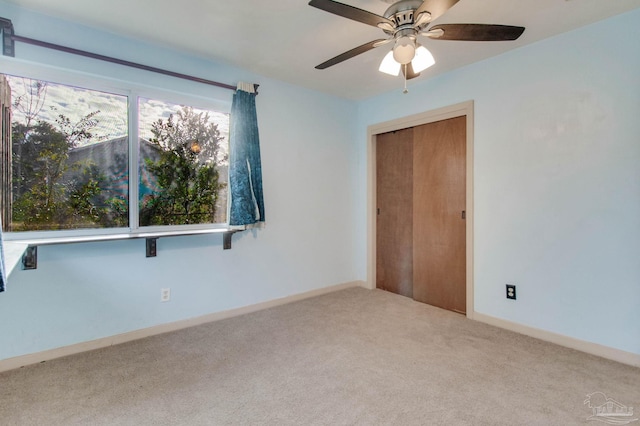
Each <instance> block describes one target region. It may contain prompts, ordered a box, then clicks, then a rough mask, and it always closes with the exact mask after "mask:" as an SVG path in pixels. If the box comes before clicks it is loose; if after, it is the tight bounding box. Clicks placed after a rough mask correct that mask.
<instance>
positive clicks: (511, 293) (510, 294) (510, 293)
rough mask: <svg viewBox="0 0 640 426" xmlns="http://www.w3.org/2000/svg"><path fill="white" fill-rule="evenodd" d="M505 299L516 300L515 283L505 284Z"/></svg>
mask: <svg viewBox="0 0 640 426" xmlns="http://www.w3.org/2000/svg"><path fill="white" fill-rule="evenodd" d="M507 299H511V300H516V286H515V284H507Z"/></svg>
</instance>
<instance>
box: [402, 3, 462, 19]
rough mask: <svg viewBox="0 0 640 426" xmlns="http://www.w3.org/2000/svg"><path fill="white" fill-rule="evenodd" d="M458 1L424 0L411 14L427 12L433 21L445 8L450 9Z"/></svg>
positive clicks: (416, 14)
mask: <svg viewBox="0 0 640 426" xmlns="http://www.w3.org/2000/svg"><path fill="white" fill-rule="evenodd" d="M458 1H460V0H424V1H423V2H422V4H421V5H420V6H418V8H417V9H416V11H415V12H414V13H413V16H418V15H420V14H421V13H422V12H429V13H430V14H431V21H435V20H436V19H438V17H440V16H441V15H442V14H444V13H445V12H446V11H447V10H449V9H451V8H452V7H453V5H455V4H456V3H458Z"/></svg>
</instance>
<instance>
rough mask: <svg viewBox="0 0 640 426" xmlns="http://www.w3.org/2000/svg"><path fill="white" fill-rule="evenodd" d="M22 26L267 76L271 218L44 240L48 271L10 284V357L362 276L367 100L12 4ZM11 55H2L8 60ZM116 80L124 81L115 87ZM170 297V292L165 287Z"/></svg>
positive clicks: (198, 71) (262, 111)
mask: <svg viewBox="0 0 640 426" xmlns="http://www.w3.org/2000/svg"><path fill="white" fill-rule="evenodd" d="M0 10H1V11H2V13H1V15H2V17H5V18H9V19H11V20H12V21H13V23H14V26H15V29H16V33H17V34H19V35H21V36H25V37H32V38H35V39H41V40H46V41H49V42H53V43H58V44H62V45H72V46H74V47H76V48H80V49H84V50H88V51H93V52H99V53H101V54H105V55H111V56H115V57H118V58H121V59H126V60H130V61H135V62H139V63H143V64H147V65H152V66H156V67H161V68H166V69H171V70H175V71H179V72H183V73H186V74H192V75H197V76H201V77H204V78H210V79H213V80H218V81H222V82H227V83H231V84H235V82H237V81H239V80H243V81H249V82H256V83H259V84H260V92H259V93H260V94H259V96H258V97H257V107H258V120H259V125H260V136H261V147H262V160H263V180H264V192H265V199H266V216H267V226H266V228H265V229H263V230H259V231H256V232H245V233H242V234H236V235H234V237H233V249H232V250H227V251H223V250H222V246H221V237H220V236H192V237H172V238H161V239H160V240H158V256H157V257H156V258H149V259H147V258H145V249H144V240H135V241H124V242H103V243H86V244H77V245H61V246H47V247H41V248H39V250H38V269H37V270H35V271H16V272H15V273H14V274H13V275H12V276H11V279H10V282H9V286H8V289H7V292H6V293H3V294H1V295H0V360H1V359H7V358H11V357H15V356H19V355H24V354H29V353H35V352H39V351H44V350H47V349H52V348H56V347H61V346H66V345H71V344H75V343H79V342H83V341H89V340H93V339H97V338H101V337H106V336H111V335H116V334H120V333H124V332H128V331H132V330H137V329H141V328H145V327H150V326H154V325H158V324H163V323H169V322H173V321H177V320H181V319H187V318H193V317H197V316H200V315H205V314H209V313H213V312H218V311H223V310H227V309H232V308H237V307H241V306H247V305H252V304H255V303H259V302H263V301H267V300H272V299H276V298H280V297H284V296H288V295H292V294H296V293H301V292H305V291H310V290H314V289H318V288H322V287H327V286H331V285H335V284H341V283H345V282H349V281H353V280H356V279H358V278H360V277H359V276H358V274H357V269H356V266H355V265H356V262H355V232H354V230H353V226H352V224H353V223H354V221H355V213H354V212H355V211H357V210H356V208H355V201H354V200H353V199H352V196H351V195H352V193H353V192H354V191H355V190H356V188H357V185H356V183H355V178H356V175H355V174H354V168H353V167H352V166H353V164H355V163H357V158H356V156H357V155H358V149H357V146H356V138H355V133H354V129H355V125H354V124H353V121H352V117H353V115H354V110H355V107H356V106H355V104H354V103H352V102H349V101H345V100H340V99H337V98H333V97H330V96H327V95H324V94H320V93H317V92H313V91H309V90H305V89H301V88H298V87H293V86H291V85H288V84H285V83H282V82H278V81H274V80H270V79H267V78H264V77H261V76H256V75H252V74H250V73H248V72H247V71H242V70H238V69H233V68H231V67H227V66H223V65H220V64H215V63H211V62H208V61H205V60H203V59H200V58H195V57H189V56H185V55H181V54H179V53H176V52H172V51H169V50H166V49H163V48H160V47H157V46H150V45H145V44H143V43H138V42H133V41H131V40H124V39H121V38H119V37H117V36H115V35H113V34H107V33H101V32H97V31H94V30H91V29H89V28H86V27H82V26H79V25H76V24H73V23H69V22H64V21H60V20H57V19H51V18H47V17H45V16H42V15H39V14H36V13H32V12H29V11H27V10H24V9H18V8H16V7H14V6H12V5H9V4H6V3H3V2H0ZM16 49H17V51H18V53H17V55H16V57H17V58H19V59H20V60H21V61H24V60H29V61H34V62H38V63H46V64H49V65H51V66H55V67H60V68H63V69H72V70H76V71H79V72H82V73H89V74H97V75H105V76H109V77H111V78H115V79H119V80H123V81H130V82H134V83H137V84H144V85H148V86H155V87H161V88H163V89H168V90H172V91H175V92H178V93H179V92H185V93H192V94H198V95H201V96H204V97H213V98H219V99H220V100H221V101H222V102H223V103H225V102H226V103H229V101H230V98H231V94H232V92H231V91H226V90H221V89H215V88H209V87H207V86H203V85H200V84H194V83H189V82H185V81H182V80H177V79H173V78H169V77H164V76H159V75H158V76H157V75H152V74H149V73H145V72H140V71H137V70H131V69H127V68H124V67H119V66H116V65H111V64H107V63H103V62H99V61H93V60H86V59H82V58H79V57H74V56H71V55H64V54H61V53H57V52H53V51H48V50H46V49H41V48H36V47H30V46H28V45H25V44H21V43H17V44H16ZM7 61H9V62H10V60H8V59H6V58H0V69H6V66H8V65H7V64H8V62H7ZM117 84H118V82H117V81H116V82H114V85H116V86H117ZM163 287H170V288H171V301H170V302H168V303H160V289H161V288H163Z"/></svg>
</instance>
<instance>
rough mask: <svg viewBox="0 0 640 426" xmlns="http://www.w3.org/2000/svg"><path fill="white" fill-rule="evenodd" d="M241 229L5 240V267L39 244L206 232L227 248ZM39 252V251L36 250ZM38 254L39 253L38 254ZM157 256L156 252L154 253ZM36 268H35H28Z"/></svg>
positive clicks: (19, 261)
mask: <svg viewBox="0 0 640 426" xmlns="http://www.w3.org/2000/svg"><path fill="white" fill-rule="evenodd" d="M240 231H241V230H240V229H229V228H213V229H191V230H179V231H156V232H137V233H122V234H104V235H90V236H73V237H50V238H28V239H20V240H9V241H7V240H5V241H4V243H3V250H4V258H5V267H6V268H7V276H9V275H10V274H11V273H12V272H13V271H14V270H15V269H21V268H16V267H17V266H18V265H21V264H22V259H23V257H24V255H25V253H26V252H27V249H29V248H32V247H38V246H49V245H54V244H78V243H93V242H99V241H120V240H132V239H140V238H145V239H147V240H149V239H151V240H154V239H157V238H164V237H181V236H187V235H206V234H223V248H224V249H225V250H227V249H230V248H231V235H232V234H234V233H236V232H240ZM36 253H37V252H36ZM36 256H37V254H36ZM153 256H155V254H154V255H153ZM28 269H35V268H28Z"/></svg>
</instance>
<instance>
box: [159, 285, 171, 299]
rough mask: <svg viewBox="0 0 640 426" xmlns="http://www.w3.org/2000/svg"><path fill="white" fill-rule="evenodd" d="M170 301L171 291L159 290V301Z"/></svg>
mask: <svg viewBox="0 0 640 426" xmlns="http://www.w3.org/2000/svg"><path fill="white" fill-rule="evenodd" d="M169 300H171V289H170V288H161V289H160V301H161V302H168V301H169Z"/></svg>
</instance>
